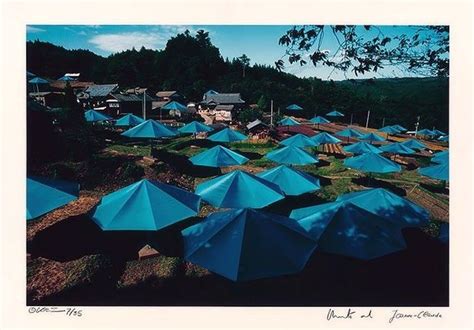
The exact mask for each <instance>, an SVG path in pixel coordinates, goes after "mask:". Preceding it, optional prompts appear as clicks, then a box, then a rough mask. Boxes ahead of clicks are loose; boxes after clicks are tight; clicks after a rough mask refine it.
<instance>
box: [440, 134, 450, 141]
mask: <svg viewBox="0 0 474 330" xmlns="http://www.w3.org/2000/svg"><path fill="white" fill-rule="evenodd" d="M438 141H441V142H448V141H449V136H448V135H445V136H440V137H439V138H438Z"/></svg>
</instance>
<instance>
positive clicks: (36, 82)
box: [28, 77, 49, 92]
mask: <svg viewBox="0 0 474 330" xmlns="http://www.w3.org/2000/svg"><path fill="white" fill-rule="evenodd" d="M28 82H29V83H30V84H34V85H35V86H36V91H37V92H39V85H45V84H49V81H47V80H45V79H43V78H40V77H34V78H33V79H30V80H28Z"/></svg>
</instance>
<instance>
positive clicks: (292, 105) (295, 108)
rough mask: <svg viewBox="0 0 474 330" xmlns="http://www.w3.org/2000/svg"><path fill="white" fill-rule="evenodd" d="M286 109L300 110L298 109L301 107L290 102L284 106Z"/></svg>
mask: <svg viewBox="0 0 474 330" xmlns="http://www.w3.org/2000/svg"><path fill="white" fill-rule="evenodd" d="M286 110H290V111H295V110H296V111H300V110H303V108H302V107H300V106H299V105H297V104H290V105H289V106H287V107H286Z"/></svg>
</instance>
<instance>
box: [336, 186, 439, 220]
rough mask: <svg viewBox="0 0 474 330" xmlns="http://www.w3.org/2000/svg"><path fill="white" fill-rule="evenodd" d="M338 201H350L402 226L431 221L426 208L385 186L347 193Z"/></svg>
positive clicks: (339, 197) (338, 198)
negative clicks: (386, 188)
mask: <svg viewBox="0 0 474 330" xmlns="http://www.w3.org/2000/svg"><path fill="white" fill-rule="evenodd" d="M336 201H337V202H342V201H349V202H351V203H353V204H355V205H357V206H358V207H360V208H363V209H364V210H366V211H369V212H371V213H373V214H375V215H378V216H380V217H384V218H385V219H387V220H389V221H391V222H393V223H394V224H396V225H398V226H400V227H402V228H404V227H423V226H426V225H428V224H429V222H430V215H429V213H428V212H427V211H426V210H425V209H424V208H422V207H420V206H418V205H416V204H415V203H413V202H411V201H409V200H408V199H406V198H403V197H400V196H398V195H395V194H394V193H392V192H390V191H388V190H385V189H383V188H374V189H365V190H362V191H356V192H351V193H347V194H344V195H340V196H338V197H337V199H336Z"/></svg>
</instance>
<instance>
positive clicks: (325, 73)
mask: <svg viewBox="0 0 474 330" xmlns="http://www.w3.org/2000/svg"><path fill="white" fill-rule="evenodd" d="M290 28H291V26H284V25H189V26H186V25H29V26H27V40H36V39H39V40H41V41H48V42H51V43H53V44H56V45H60V46H63V47H65V48H67V49H78V48H81V49H89V50H90V51H92V52H94V53H96V54H99V55H102V56H108V55H110V54H112V53H115V52H120V51H123V50H126V49H131V48H132V47H135V48H136V49H140V48H141V47H142V46H144V47H146V48H151V49H162V48H164V47H165V45H166V42H167V40H168V39H169V38H171V37H172V36H174V35H176V34H177V33H181V32H184V31H185V30H186V29H188V30H189V31H190V32H191V33H193V34H194V33H195V32H196V31H198V30H200V29H203V30H205V31H208V32H209V34H210V38H211V41H212V43H213V44H214V45H216V46H217V47H218V48H219V49H220V52H221V55H222V56H223V57H224V58H225V57H228V58H230V59H231V58H234V57H239V56H241V55H242V54H246V55H247V56H248V57H249V58H250V59H251V64H254V63H258V64H268V65H273V64H274V62H275V61H276V60H278V59H279V58H281V57H282V55H283V54H284V53H285V47H283V46H280V45H278V40H279V38H280V37H281V36H282V35H283V34H284V33H285V32H286V31H287V30H288V29H290ZM380 29H381V31H382V32H383V33H384V34H385V35H387V36H393V35H395V34H401V33H406V34H410V33H413V31H414V28H413V27H407V26H396V27H394V26H383V27H380ZM336 45H337V43H336V40H335V39H334V38H331V36H328V37H326V38H325V42H324V44H323V45H322V46H323V48H324V49H327V50H328V51H329V52H330V53H334V52H335V51H336V50H337V47H336ZM285 71H286V72H289V73H292V74H295V75H297V76H299V77H305V76H306V77H317V78H321V79H334V80H340V79H345V76H344V74H342V73H341V72H331V69H329V68H325V67H316V68H315V67H314V66H312V65H306V66H303V67H301V66H300V65H298V64H294V65H287V66H286V69H285ZM404 76H410V75H409V74H407V73H406V72H402V71H400V70H398V69H397V68H393V67H392V68H385V69H384V70H382V71H381V72H379V73H375V74H368V75H364V76H359V78H371V77H379V78H380V77H404ZM347 78H355V76H353V75H352V74H348V75H347Z"/></svg>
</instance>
